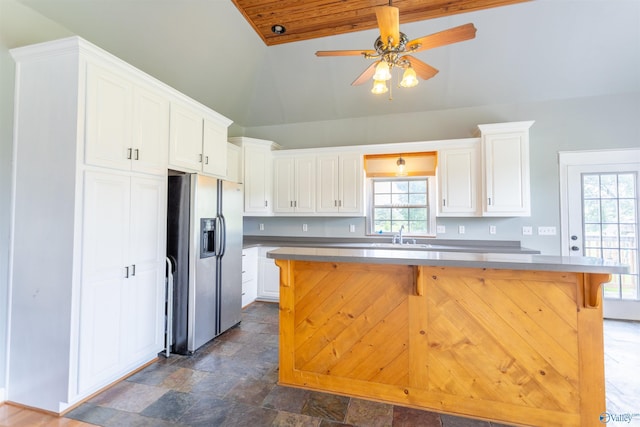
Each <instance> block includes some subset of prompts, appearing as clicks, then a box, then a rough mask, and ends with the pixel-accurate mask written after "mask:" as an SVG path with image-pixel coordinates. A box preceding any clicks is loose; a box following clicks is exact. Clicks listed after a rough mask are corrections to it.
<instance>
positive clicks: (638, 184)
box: [560, 150, 640, 320]
mask: <svg viewBox="0 0 640 427" xmlns="http://www.w3.org/2000/svg"><path fill="white" fill-rule="evenodd" d="M560 162H561V164H560V167H561V174H564V175H565V176H564V179H562V177H561V183H564V184H563V202H564V203H563V204H562V208H561V210H562V218H563V227H562V229H563V233H562V253H563V255H569V256H590V257H596V258H603V259H605V260H610V261H613V262H619V263H622V264H626V265H629V267H630V273H629V274H616V275H613V276H612V280H611V282H609V283H606V284H605V285H603V296H604V298H605V300H604V301H605V302H604V306H603V307H604V316H605V317H607V318H616V319H633V320H640V283H639V280H638V271H639V268H638V267H639V260H638V249H639V239H638V192H639V188H640V150H619V151H609V150H607V151H602V152H584V153H561V156H560Z"/></svg>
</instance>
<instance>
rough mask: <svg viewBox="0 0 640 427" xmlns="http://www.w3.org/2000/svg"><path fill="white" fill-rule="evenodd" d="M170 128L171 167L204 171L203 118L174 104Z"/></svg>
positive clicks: (172, 105)
mask: <svg viewBox="0 0 640 427" xmlns="http://www.w3.org/2000/svg"><path fill="white" fill-rule="evenodd" d="M169 126H170V132H169V135H170V137H169V138H170V139H169V165H170V166H174V167H176V168H178V169H181V170H187V171H191V172H199V171H200V170H201V169H202V132H203V131H202V116H201V115H200V114H197V113H196V112H194V111H193V110H190V109H189V108H187V107H185V106H183V105H181V104H177V103H175V102H174V103H172V104H171V121H170V124H169Z"/></svg>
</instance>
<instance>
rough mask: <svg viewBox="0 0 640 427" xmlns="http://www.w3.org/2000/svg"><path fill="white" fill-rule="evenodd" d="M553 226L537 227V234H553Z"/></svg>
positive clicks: (554, 229) (554, 230)
mask: <svg viewBox="0 0 640 427" xmlns="http://www.w3.org/2000/svg"><path fill="white" fill-rule="evenodd" d="M555 235H556V228H555V227H538V236H555Z"/></svg>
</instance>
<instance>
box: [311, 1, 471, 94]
mask: <svg viewBox="0 0 640 427" xmlns="http://www.w3.org/2000/svg"><path fill="white" fill-rule="evenodd" d="M375 12H376V19H377V21H378V27H379V28H380V37H378V38H377V39H376V41H375V43H374V48H375V50H320V51H317V52H316V56H352V55H363V56H364V57H365V58H368V59H376V61H375V62H373V63H372V64H371V65H370V66H369V67H368V68H367V69H366V70H364V72H363V73H362V74H360V76H358V78H356V79H355V80H354V81H353V83H351V85H352V86H356V85H360V84H362V83H364V82H366V81H367V80H369V79H370V78H373V81H374V83H373V89H372V90H371V92H373V93H376V94H379V93H385V92H387V90H388V88H387V84H386V81H387V80H390V79H391V70H392V69H393V68H394V67H397V68H399V69H403V70H404V73H403V77H402V81H401V82H400V86H403V87H413V86H415V85H417V84H418V79H417V77H420V78H422V79H423V80H427V79H430V78H431V77H433V76H435V75H436V74H437V73H438V70H437V69H435V68H433V67H432V66H431V65H429V64H426V63H425V62H423V61H421V60H419V59H417V58H415V57H414V56H412V55H410V54H412V53H415V52H420V51H423V50H427V49H433V48H436V47H440V46H445V45H448V44H452V43H458V42H461V41H464V40H470V39H473V38H474V37H475V36H476V28H475V27H474V26H473V24H465V25H461V26H459V27H454V28H450V29H448V30H444V31H440V32H438V33H435V34H431V35H428V36H424V37H420V38H418V39H415V40H411V41H409V39H408V37H407V36H406V35H405V34H404V33H402V32H400V13H399V9H398V8H397V7H395V6H393V5H392V0H389V5H388V6H377V7H376V8H375Z"/></svg>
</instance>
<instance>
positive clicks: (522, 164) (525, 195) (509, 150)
mask: <svg viewBox="0 0 640 427" xmlns="http://www.w3.org/2000/svg"><path fill="white" fill-rule="evenodd" d="M532 124H533V121H527V122H512V123H496V124H487V125H478V128H479V129H480V132H481V138H482V155H483V175H482V176H483V190H484V194H483V201H482V212H483V215H484V216H529V215H531V202H530V199H531V196H530V191H531V190H530V172H529V128H530V127H531V125H532Z"/></svg>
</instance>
